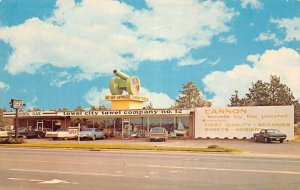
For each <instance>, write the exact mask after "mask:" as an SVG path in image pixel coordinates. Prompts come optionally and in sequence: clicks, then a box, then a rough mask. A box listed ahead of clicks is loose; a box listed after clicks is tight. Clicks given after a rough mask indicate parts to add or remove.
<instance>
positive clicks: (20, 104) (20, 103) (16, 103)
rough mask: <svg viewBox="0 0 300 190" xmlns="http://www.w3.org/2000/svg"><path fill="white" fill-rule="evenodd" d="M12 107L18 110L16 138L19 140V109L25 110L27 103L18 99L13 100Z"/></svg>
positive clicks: (11, 101)
mask: <svg viewBox="0 0 300 190" xmlns="http://www.w3.org/2000/svg"><path fill="white" fill-rule="evenodd" d="M9 104H10V107H11V108H13V109H15V110H16V117H15V138H18V136H19V132H18V129H19V121H18V113H19V109H23V107H24V106H25V103H24V102H23V100H17V99H11V100H10V102H9Z"/></svg>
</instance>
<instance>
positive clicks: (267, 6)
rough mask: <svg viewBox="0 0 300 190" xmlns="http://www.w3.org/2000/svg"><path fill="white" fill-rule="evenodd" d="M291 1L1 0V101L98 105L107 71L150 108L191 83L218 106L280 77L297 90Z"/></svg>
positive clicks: (299, 69) (298, 59)
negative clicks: (129, 78)
mask: <svg viewBox="0 0 300 190" xmlns="http://www.w3.org/2000/svg"><path fill="white" fill-rule="evenodd" d="M299 45H300V1H299V0H276V1H270V0H266V1H262V0H232V1H200V0H185V1H179V0H178V1H177V0H175V1H174V0H159V1H156V0H145V1H143V0H139V1H136V0H123V1H122V0H120V1H112V0H82V1H80V0H77V1H75V0H57V1H55V0H53V1H52V0H47V1H40V0H26V1H22V0H1V1H0V107H6V108H8V102H9V100H10V99H11V98H18V99H22V100H24V101H25V102H26V103H27V106H26V107H27V108H33V107H39V108H41V109H44V110H48V109H52V108H62V107H67V108H70V109H74V108H75V107H76V106H78V105H81V106H83V107H84V108H89V107H90V106H91V105H95V106H98V105H99V103H100V102H102V103H105V104H109V103H108V102H106V101H105V100H104V96H105V95H109V86H108V85H109V81H110V79H111V78H112V77H113V73H112V71H113V70H114V69H118V70H121V71H123V72H125V73H127V74H128V75H137V76H139V78H140V80H141V83H142V87H143V88H142V89H141V92H140V94H141V95H143V96H147V97H148V98H149V101H148V102H147V103H146V104H149V103H150V102H151V103H152V104H153V105H154V107H155V108H168V107H170V106H171V104H173V103H174V101H175V99H176V98H177V97H178V95H179V90H181V88H182V85H183V84H184V83H187V82H189V81H194V82H195V83H196V84H197V85H198V86H199V88H200V90H201V92H202V93H203V96H205V98H206V99H208V100H210V101H212V104H213V106H226V105H227V104H228V103H229V98H230V96H231V95H232V94H233V93H234V91H235V90H238V91H239V92H240V95H241V96H244V94H245V93H246V92H247V91H248V88H249V87H251V83H252V82H255V81H257V80H264V81H268V80H269V77H270V75H272V74H273V75H274V74H276V75H278V76H280V77H281V80H282V82H283V83H285V84H287V85H288V86H289V87H290V88H291V90H292V92H293V94H294V96H295V97H296V98H299V97H300V88H299V86H300V74H299V73H300V53H299V47H300V46H299Z"/></svg>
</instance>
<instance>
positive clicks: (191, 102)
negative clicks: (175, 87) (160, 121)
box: [174, 82, 211, 108]
mask: <svg viewBox="0 0 300 190" xmlns="http://www.w3.org/2000/svg"><path fill="white" fill-rule="evenodd" d="M179 92H180V93H181V94H180V95H179V96H178V97H177V99H176V102H175V106H174V107H175V108H195V107H205V106H207V107H210V106H211V102H208V101H206V100H205V99H204V97H203V96H202V95H201V92H200V90H199V88H198V87H197V85H196V84H195V83H194V82H188V83H186V84H184V85H183V89H182V90H180V91H179Z"/></svg>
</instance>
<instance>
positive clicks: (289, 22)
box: [271, 17, 300, 42]
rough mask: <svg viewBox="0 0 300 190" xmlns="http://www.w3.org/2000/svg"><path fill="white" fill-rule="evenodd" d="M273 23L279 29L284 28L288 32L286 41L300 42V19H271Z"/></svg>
mask: <svg viewBox="0 0 300 190" xmlns="http://www.w3.org/2000/svg"><path fill="white" fill-rule="evenodd" d="M271 23H275V24H277V27H278V28H282V29H284V30H285V32H286V37H285V41H288V42H289V41H293V40H296V41H300V17H294V18H293V19H287V18H283V19H273V18H272V19H271Z"/></svg>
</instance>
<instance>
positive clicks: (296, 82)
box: [202, 47, 300, 106]
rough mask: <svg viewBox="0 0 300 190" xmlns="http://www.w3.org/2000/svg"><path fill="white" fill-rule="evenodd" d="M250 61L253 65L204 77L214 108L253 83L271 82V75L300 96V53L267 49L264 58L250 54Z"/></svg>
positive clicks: (206, 89) (240, 66)
mask: <svg viewBox="0 0 300 190" xmlns="http://www.w3.org/2000/svg"><path fill="white" fill-rule="evenodd" d="M247 61H249V62H251V63H252V65H251V66H250V65H248V64H240V65H236V66H235V67H234V68H233V69H232V70H229V71H224V72H223V71H214V72H212V73H210V74H208V75H207V76H205V78H204V79H203V80H202V81H203V83H204V84H205V91H206V92H210V93H213V94H214V97H213V98H212V102H213V106H226V105H227V104H229V103H230V102H229V99H230V97H231V95H232V94H234V91H235V90H238V91H239V94H240V95H241V97H242V96H244V95H245V94H246V93H247V92H248V88H250V87H251V83H252V82H256V81H257V80H263V81H269V80H270V79H269V78H270V75H277V76H279V77H280V78H281V82H282V83H284V84H286V85H287V86H288V87H290V88H291V91H292V92H293V94H294V96H295V98H298V97H300V89H299V86H300V75H299V73H300V54H299V53H298V52H297V51H295V50H294V49H291V48H285V47H283V48H280V49H278V50H267V51H265V52H264V53H263V54H261V55H260V54H257V55H249V56H248V57H247ZM220 81H221V82H220ZM226 84H230V85H226Z"/></svg>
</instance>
